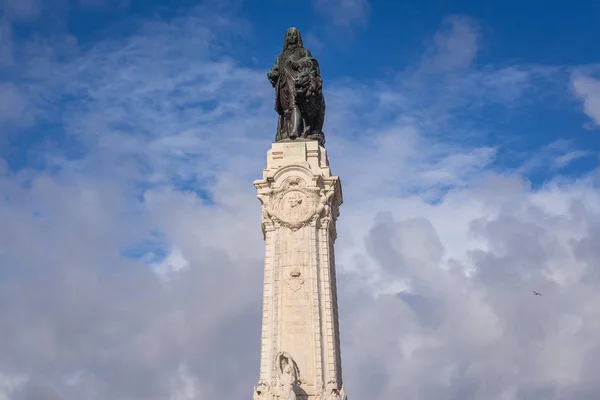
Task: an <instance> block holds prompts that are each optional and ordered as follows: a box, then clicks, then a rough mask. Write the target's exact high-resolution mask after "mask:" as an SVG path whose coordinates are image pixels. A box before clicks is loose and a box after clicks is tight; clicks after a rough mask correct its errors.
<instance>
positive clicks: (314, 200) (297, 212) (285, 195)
mask: <svg viewBox="0 0 600 400" xmlns="http://www.w3.org/2000/svg"><path fill="white" fill-rule="evenodd" d="M268 196H269V199H268V200H267V199H266V198H265V196H264V195H263V196H262V197H263V199H264V200H267V201H264V200H263V201H264V202H263V207H264V208H265V211H266V212H267V214H268V215H269V216H270V217H271V218H272V219H273V220H275V221H278V222H279V223H280V224H281V225H283V226H287V227H288V228H290V229H292V230H294V231H295V230H298V229H300V228H301V227H302V226H304V225H306V224H307V223H309V222H310V221H311V219H312V218H313V217H314V216H315V215H316V213H317V205H318V204H319V188H317V187H314V188H311V187H307V186H306V182H305V181H304V179H302V178H300V177H298V176H292V177H289V178H287V179H286V180H285V181H284V182H283V183H282V185H281V186H280V187H279V188H277V189H274V190H272V192H270V193H268Z"/></svg>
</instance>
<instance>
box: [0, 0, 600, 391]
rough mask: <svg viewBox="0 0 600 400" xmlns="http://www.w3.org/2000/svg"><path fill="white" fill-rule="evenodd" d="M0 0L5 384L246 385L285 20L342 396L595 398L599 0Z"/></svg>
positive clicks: (599, 356)
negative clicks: (294, 44) (333, 210)
mask: <svg viewBox="0 0 600 400" xmlns="http://www.w3.org/2000/svg"><path fill="white" fill-rule="evenodd" d="M1 7H2V8H1V10H2V14H1V15H0V45H1V46H0V199H1V201H0V221H2V224H0V336H1V337H2V338H3V341H2V342H0V400H6V399H9V400H38V399H40V398H44V399H50V400H71V399H73V400H75V399H76V400H88V399H89V400H96V399H116V400H120V399H123V400H125V399H127V400H137V399H140V400H148V399H157V400H158V399H160V400H163V399H170V400H198V399H205V398H213V397H215V398H216V397H219V398H240V397H241V396H251V391H252V386H253V385H255V384H256V379H257V376H258V367H259V365H258V360H259V343H260V340H259V339H260V313H261V295H262V293H261V290H262V286H261V282H262V268H263V266H262V265H263V264H262V263H263V257H264V244H263V241H262V236H261V232H260V203H259V201H258V200H257V199H256V193H255V189H254V187H253V186H252V181H253V180H255V179H258V178H260V176H261V174H262V169H263V168H264V166H265V161H266V160H265V158H266V155H265V154H266V151H267V150H268V149H269V146H270V145H271V141H272V140H273V139H274V136H275V124H276V113H275V111H274V110H273V101H274V93H273V89H272V87H271V86H270V84H269V83H268V81H267V79H266V72H267V71H268V69H269V68H270V67H271V65H272V63H273V61H274V59H275V56H276V55H277V54H278V53H279V52H280V50H281V48H282V41H283V35H284V33H285V30H286V29H287V28H288V27H289V26H296V27H298V28H299V29H300V31H301V32H302V35H303V39H304V43H305V45H306V47H308V48H309V49H310V50H311V52H312V54H313V55H314V56H315V57H316V58H317V59H318V60H319V62H320V66H321V71H322V75H323V78H324V82H325V83H324V85H325V86H324V94H325V100H326V102H327V114H326V122H325V127H324V131H325V134H326V138H327V151H328V154H329V157H330V160H331V166H332V171H333V173H334V174H336V175H339V176H340V178H341V181H342V185H343V188H344V204H343V206H342V208H341V216H340V218H339V220H338V239H337V241H336V262H337V273H338V285H339V288H338V290H339V299H340V305H339V308H340V325H341V330H342V358H343V364H344V374H345V375H344V381H345V387H346V392H347V393H348V395H349V397H350V398H371V399H387V398H420V399H449V400H450V399H456V398H461V399H464V398H469V399H475V400H483V399H485V400H490V399H493V400H513V399H515V400H516V399H522V398H541V397H543V398H546V399H554V400H559V399H560V400H565V399H577V400H586V399H595V398H597V393H598V392H599V391H600V386H599V384H598V382H597V377H596V375H595V372H594V371H597V370H598V368H600V365H599V364H598V363H599V361H598V360H600V341H599V340H598V338H599V337H600V327H599V326H598V323H597V321H600V308H599V307H598V304H600V294H599V293H600V281H599V280H598V277H599V276H600V275H598V265H600V253H599V252H598V249H597V246H596V243H598V242H599V241H600V206H599V204H600V191H599V189H598V182H599V181H598V178H599V176H600V175H599V165H598V151H599V150H600V139H599V137H600V136H599V135H600V60H599V58H598V56H597V54H596V53H597V52H595V49H596V47H597V45H596V44H597V43H598V42H599V40H600V28H598V26H597V23H596V16H597V15H598V14H599V12H600V5H599V4H595V3H593V2H586V3H582V4H577V6H575V5H574V4H573V3H572V2H571V3H569V2H553V3H548V2H545V3H542V2H541V1H529V2H525V3H519V2H511V1H504V2H493V3H492V2H475V1H473V2H470V1H453V2H449V1H429V2H421V3H417V2H410V3H409V2H395V3H394V2H384V1H369V0H319V1H317V0H315V1H303V2H300V1H296V2H292V1H291V0H264V1H257V0H246V1H242V0H231V1H216V0H215V1H206V2H198V1H180V2H176V1H170V2H167V1H155V0H148V1H135V0H77V1H76V0H71V1H67V0H60V1H54V2H52V3H51V2H49V1H44V0H5V1H4V2H3V3H2V5H1ZM531 290H536V291H539V292H541V293H542V294H543V296H542V297H541V298H540V297H535V298H532V296H531V292H530V291H531ZM232 376H233V377H234V378H235V379H232Z"/></svg>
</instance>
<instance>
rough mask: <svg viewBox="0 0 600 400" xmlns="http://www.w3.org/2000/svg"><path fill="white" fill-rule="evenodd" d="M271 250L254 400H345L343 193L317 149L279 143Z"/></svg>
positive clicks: (266, 226)
mask: <svg viewBox="0 0 600 400" xmlns="http://www.w3.org/2000/svg"><path fill="white" fill-rule="evenodd" d="M254 186H255V187H256V188H257V190H258V198H259V200H260V201H261V203H262V223H261V225H262V231H263V235H264V239H265V244H266V252H265V253H266V254H265V270H264V302H263V317H262V318H263V319H262V343H261V364H260V378H259V382H258V386H257V387H255V389H254V399H255V400H258V399H268V400H284V399H285V400H288V399H289V400H292V399H297V400H334V399H335V400H338V399H339V400H344V399H345V394H344V388H343V384H342V365H341V356H340V339H339V325H338V309H337V293H336V280H335V258H334V250H333V244H334V241H335V238H336V219H337V217H338V215H339V206H340V204H341V203H342V188H341V185H340V180H339V178H338V177H337V176H332V175H331V171H330V168H329V160H328V158H327V152H326V151H325V149H324V148H323V147H321V146H319V144H318V142H317V141H302V140H295V141H289V142H277V143H273V145H272V148H271V150H269V151H268V153H267V168H266V169H265V170H264V171H263V178H262V180H257V181H255V182H254Z"/></svg>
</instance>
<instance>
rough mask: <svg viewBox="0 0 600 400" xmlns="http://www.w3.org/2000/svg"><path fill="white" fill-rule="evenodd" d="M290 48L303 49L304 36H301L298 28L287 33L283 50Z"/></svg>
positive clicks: (290, 29)
mask: <svg viewBox="0 0 600 400" xmlns="http://www.w3.org/2000/svg"><path fill="white" fill-rule="evenodd" d="M289 46H298V47H302V46H303V44H302V36H300V31H299V30H298V29H297V28H294V27H292V28H289V29H288V30H287V31H286V32H285V41H284V43H283V49H284V50H285V49H287V48H288V47H289Z"/></svg>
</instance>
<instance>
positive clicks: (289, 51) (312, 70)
mask: <svg viewBox="0 0 600 400" xmlns="http://www.w3.org/2000/svg"><path fill="white" fill-rule="evenodd" d="M267 77H268V78H269V81H270V82H271V85H273V87H274V88H275V111H277V113H278V114H279V119H278V122H277V135H276V137H275V141H277V142H278V141H281V140H293V139H298V138H303V139H311V140H318V141H319V144H320V145H321V146H324V145H325V135H324V134H323V131H322V129H323V122H324V120H325V99H324V98H323V80H322V79H321V71H320V69H319V62H318V61H317V60H316V59H315V58H313V57H312V55H311V54H310V51H309V50H308V49H305V48H304V46H303V44H302V37H301V36H300V32H299V31H298V29H296V28H289V29H288V30H287V32H286V34H285V40H284V43H283V51H282V52H281V54H279V55H278V56H277V59H276V60H275V64H274V65H273V67H272V68H271V71H269V72H268V73H267Z"/></svg>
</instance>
